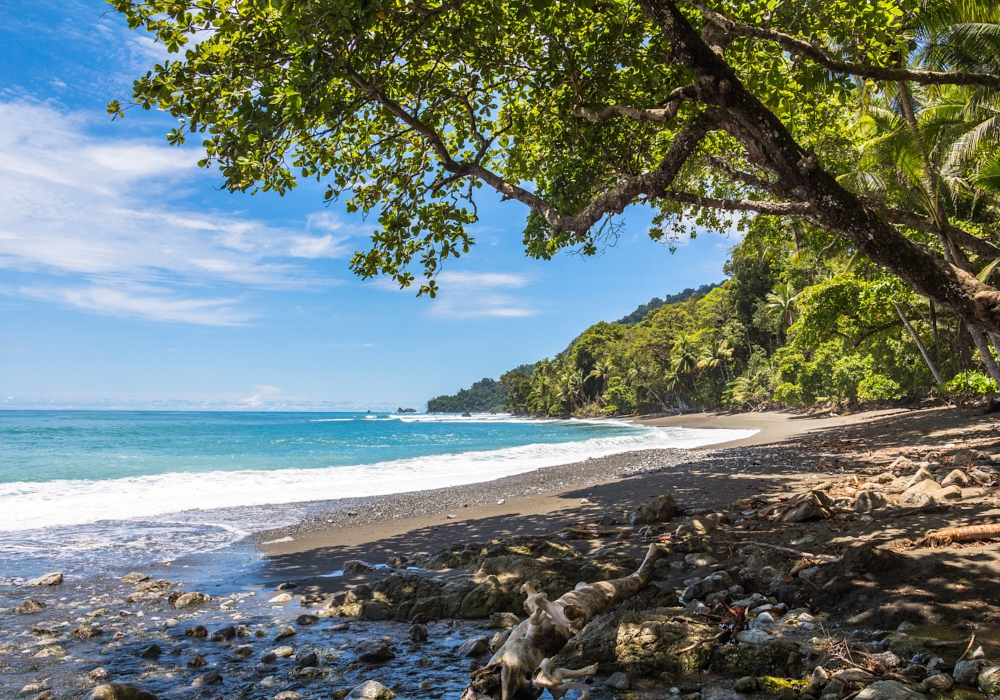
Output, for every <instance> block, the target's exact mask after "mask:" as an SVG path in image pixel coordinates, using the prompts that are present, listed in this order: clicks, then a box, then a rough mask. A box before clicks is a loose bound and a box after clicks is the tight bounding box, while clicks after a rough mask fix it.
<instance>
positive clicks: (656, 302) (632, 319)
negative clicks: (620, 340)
mask: <svg viewBox="0 0 1000 700" xmlns="http://www.w3.org/2000/svg"><path fill="white" fill-rule="evenodd" d="M718 286H719V285H718V284H703V285H701V286H700V287H698V288H697V289H692V288H691V287H688V288H687V289H685V290H684V291H683V292H677V294H668V295H667V296H666V297H664V298H663V299H660V298H659V297H653V298H652V299H650V300H649V302H647V303H645V304H639V306H638V308H636V310H635V311H633V312H632V313H630V314H628V315H627V316H622V317H621V318H620V319H618V320H617V321H615V323H617V324H619V325H622V326H632V325H635V324H636V323H638V322H639V321H641V320H642V319H644V318H646V316H647V315H648V314H649V313H650V312H652V311H656V310H657V309H658V308H660V307H661V306H669V305H670V304H676V303H677V302H680V301H685V300H686V299H690V298H691V297H703V296H705V295H706V294H708V293H709V292H710V291H712V290H713V289H715V288H716V287H718Z"/></svg>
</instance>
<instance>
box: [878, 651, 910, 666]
mask: <svg viewBox="0 0 1000 700" xmlns="http://www.w3.org/2000/svg"><path fill="white" fill-rule="evenodd" d="M872 658H873V659H875V660H876V661H878V662H879V663H880V664H882V666H884V667H885V668H886V669H887V670H889V671H894V670H895V669H897V668H899V667H900V666H902V665H903V660H902V659H901V658H900V657H899V655H898V654H894V653H892V652H891V651H883V652H879V653H878V654H872Z"/></svg>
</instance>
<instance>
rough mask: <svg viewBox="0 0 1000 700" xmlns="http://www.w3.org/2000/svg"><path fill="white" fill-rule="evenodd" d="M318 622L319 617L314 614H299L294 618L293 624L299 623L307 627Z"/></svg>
mask: <svg viewBox="0 0 1000 700" xmlns="http://www.w3.org/2000/svg"><path fill="white" fill-rule="evenodd" d="M318 622H319V617H318V616H316V615H299V616H298V617H297V618H295V624H296V625H301V626H303V627H308V626H309V625H315V624H317V623H318Z"/></svg>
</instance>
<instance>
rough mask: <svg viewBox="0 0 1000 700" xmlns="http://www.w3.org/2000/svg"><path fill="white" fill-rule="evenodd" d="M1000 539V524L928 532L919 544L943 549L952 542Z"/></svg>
mask: <svg viewBox="0 0 1000 700" xmlns="http://www.w3.org/2000/svg"><path fill="white" fill-rule="evenodd" d="M994 537H1000V524H994V525H968V526H966V527H949V528H945V529H944V530H937V531H934V532H928V533H927V534H926V535H925V536H924V538H923V539H922V540H920V542H919V543H918V544H920V545H923V546H925V547H926V546H938V547H943V546H945V545H949V544H951V543H952V542H975V541H976V540H989V539H993V538H994Z"/></svg>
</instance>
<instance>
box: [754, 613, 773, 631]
mask: <svg viewBox="0 0 1000 700" xmlns="http://www.w3.org/2000/svg"><path fill="white" fill-rule="evenodd" d="M774 622H775V620H774V615H772V614H771V613H769V612H762V613H761V614H760V615H758V616H757V617H756V618H755V619H754V621H753V622H751V623H750V627H752V628H753V629H763V628H765V627H774Z"/></svg>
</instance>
